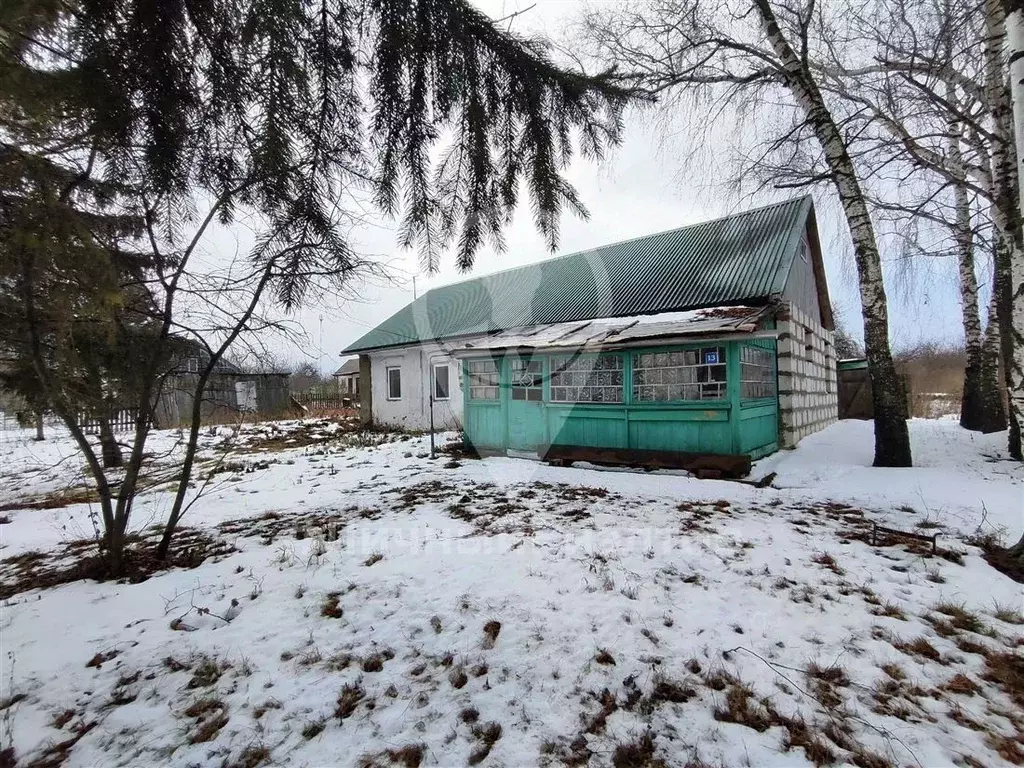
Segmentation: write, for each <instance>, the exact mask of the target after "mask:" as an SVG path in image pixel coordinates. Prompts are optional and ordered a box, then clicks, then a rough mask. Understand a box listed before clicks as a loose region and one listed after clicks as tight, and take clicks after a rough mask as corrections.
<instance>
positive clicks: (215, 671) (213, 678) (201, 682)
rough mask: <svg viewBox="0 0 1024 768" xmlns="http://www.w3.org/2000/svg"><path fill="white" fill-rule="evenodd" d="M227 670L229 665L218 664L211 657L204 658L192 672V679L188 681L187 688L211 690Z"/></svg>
mask: <svg viewBox="0 0 1024 768" xmlns="http://www.w3.org/2000/svg"><path fill="white" fill-rule="evenodd" d="M225 669H227V665H221V664H218V663H217V662H216V661H215V660H214V659H212V658H210V657H209V656H203V658H202V661H200V662H199V664H197V665H196V667H195V669H194V670H192V679H190V680H189V681H188V685H187V686H186V687H187V688H209V687H210V686H211V685H213V684H214V683H216V682H217V681H218V680H220V676H221V675H222V674H223V673H224V670H225Z"/></svg>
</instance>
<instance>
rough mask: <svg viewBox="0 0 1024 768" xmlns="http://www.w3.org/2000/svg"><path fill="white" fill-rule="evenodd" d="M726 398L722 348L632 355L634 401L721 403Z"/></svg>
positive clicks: (723, 350) (723, 352) (723, 351)
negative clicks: (708, 401) (707, 401)
mask: <svg viewBox="0 0 1024 768" xmlns="http://www.w3.org/2000/svg"><path fill="white" fill-rule="evenodd" d="M725 396H726V391H725V349H724V348H722V347H702V348H701V349H685V350H680V351H677V352H643V353H640V354H635V355H633V399H634V400H635V401H637V402H641V403H668V402H674V401H677V400H720V399H722V398H724V397H725Z"/></svg>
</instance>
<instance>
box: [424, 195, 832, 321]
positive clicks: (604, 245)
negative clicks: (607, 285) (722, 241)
mask: <svg viewBox="0 0 1024 768" xmlns="http://www.w3.org/2000/svg"><path fill="white" fill-rule="evenodd" d="M798 200H812V198H811V195H797V196H796V197H790V198H788V199H786V200H779V201H778V202H774V203H766V204H764V205H759V206H758V207H757V208H745V209H743V210H742V211H737V212H736V213H729V214H726V215H725V216H716V217H715V218H713V219H704V220H703V221H695V222H693V223H692V224H684V225H683V226H681V227H672V228H671V229H664V230H661V231H660V232H648V233H647V234H646V235H637V236H636V237H627V238H625V239H623V240H616V241H615V242H612V243H601V244H600V245H594V246H591V247H590V248H584V249H582V250H579V251H572V252H571V253H563V254H560V255H558V256H549V257H548V258H546V259H538V260H537V261H531V262H530V263H529V264H517V265H516V266H514V267H505V268H504V269H499V270H497V271H495V272H488V273H487V274H486V275H477V276H476V277H467V278H466V279H465V280H457V281H455V282H454V283H445V284H444V285H438V286H435V287H433V288H429V289H427V292H426V293H424V294H423V295H422V296H420V297H419V298H417V299H414V300H413V302H412V303H413V304H415V303H416V302H417V301H419V299H421V298H426V297H427V296H429V295H430V294H431V293H433V292H434V291H439V290H441V289H443V288H454V287H455V286H457V285H464V284H465V283H471V282H473V281H474V280H485V279H487V278H488V277H494V276H495V275H503V274H506V273H508V272H515V271H516V270H517V269H528V268H530V267H536V266H538V265H540V264H547V263H549V262H552V261H558V260H559V259H568V258H570V257H572V256H579V255H580V254H583V253H587V252H588V251H596V250H599V249H601V248H614V247H616V246H619V245H625V244H626V243H632V242H634V241H636V240H646V239H647V238H649V237H651V238H654V237H660V236H662V235H669V234H674V233H676V232H682V231H683V230H684V229H689V228H690V227H706V226H708V225H709V224H714V223H716V222H719V221H725V220H726V219H731V218H733V217H736V216H746V215H748V214H754V213H758V212H760V211H764V210H767V209H768V208H775V207H780V206H783V205H790V204H792V203H795V202H797V201H798Z"/></svg>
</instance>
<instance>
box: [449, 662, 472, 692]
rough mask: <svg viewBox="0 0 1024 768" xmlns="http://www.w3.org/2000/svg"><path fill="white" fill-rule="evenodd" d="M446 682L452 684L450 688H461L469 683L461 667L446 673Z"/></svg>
mask: <svg viewBox="0 0 1024 768" xmlns="http://www.w3.org/2000/svg"><path fill="white" fill-rule="evenodd" d="M448 682H449V683H451V684H452V688H456V689H457V688H462V687H463V686H464V685H465V684H466V683H468V682H469V676H468V675H467V674H466V670H464V669H463V668H462V667H456V668H455V669H453V670H452V671H451V672H449V673H448Z"/></svg>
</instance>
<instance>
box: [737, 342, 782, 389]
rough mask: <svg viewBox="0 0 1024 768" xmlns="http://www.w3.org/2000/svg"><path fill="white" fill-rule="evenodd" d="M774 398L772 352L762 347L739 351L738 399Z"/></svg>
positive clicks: (746, 348) (744, 348)
mask: <svg viewBox="0 0 1024 768" xmlns="http://www.w3.org/2000/svg"><path fill="white" fill-rule="evenodd" d="M774 396H775V366H774V365H773V360H772V352H771V350H770V349H765V348H763V347H746V346H745V347H742V348H741V349H740V397H742V398H744V399H753V398H759V397H774Z"/></svg>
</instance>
